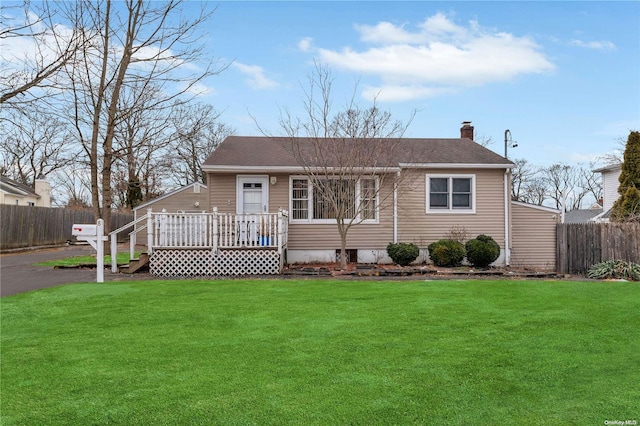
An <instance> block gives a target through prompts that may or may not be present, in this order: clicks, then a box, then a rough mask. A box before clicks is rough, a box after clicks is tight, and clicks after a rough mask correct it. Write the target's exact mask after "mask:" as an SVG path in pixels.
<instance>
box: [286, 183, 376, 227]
mask: <svg viewBox="0 0 640 426" xmlns="http://www.w3.org/2000/svg"><path fill="white" fill-rule="evenodd" d="M377 189H378V180H377V179H375V178H362V179H359V180H357V181H356V180H355V179H338V178H336V179H322V180H319V181H318V183H317V185H311V183H310V182H309V179H308V178H307V177H303V176H292V177H291V193H290V197H291V198H290V204H291V220H292V221H304V222H312V223H335V218H336V210H335V207H334V205H333V203H332V202H331V200H328V199H327V198H326V197H323V196H322V194H323V193H331V194H334V195H336V199H338V200H340V201H339V202H338V208H342V209H344V213H343V217H344V218H346V219H351V218H353V217H354V215H355V214H356V212H358V210H359V215H358V217H357V218H356V219H357V220H361V221H363V222H377V220H378V191H377ZM356 203H359V205H356ZM358 207H359V209H358Z"/></svg>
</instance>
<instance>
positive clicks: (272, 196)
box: [207, 173, 289, 214]
mask: <svg viewBox="0 0 640 426" xmlns="http://www.w3.org/2000/svg"><path fill="white" fill-rule="evenodd" d="M256 175H260V176H263V175H262V174H256ZM237 176H243V175H236V174H217V173H216V174H214V173H209V180H208V183H209V184H208V185H207V186H208V187H209V192H210V204H211V208H213V207H218V211H219V212H220V213H233V214H235V213H236V194H237V193H236V182H237ZM264 176H267V175H266V174H265V175H264ZM268 176H269V178H272V177H275V178H276V183H275V184H271V183H269V212H270V213H277V212H278V209H280V208H282V209H284V210H288V209H289V195H288V194H289V192H288V191H289V175H288V174H270V175H268Z"/></svg>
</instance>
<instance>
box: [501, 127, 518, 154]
mask: <svg viewBox="0 0 640 426" xmlns="http://www.w3.org/2000/svg"><path fill="white" fill-rule="evenodd" d="M509 146H510V147H511V148H515V147H517V146H518V142H515V141H514V140H513V138H512V137H511V131H510V130H509V129H507V130H505V131H504V158H508V157H507V147H509Z"/></svg>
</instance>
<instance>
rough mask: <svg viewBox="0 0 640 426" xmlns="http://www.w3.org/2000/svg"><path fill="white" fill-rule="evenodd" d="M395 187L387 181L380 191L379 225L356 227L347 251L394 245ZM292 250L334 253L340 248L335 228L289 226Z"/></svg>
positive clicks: (302, 225)
mask: <svg viewBox="0 0 640 426" xmlns="http://www.w3.org/2000/svg"><path fill="white" fill-rule="evenodd" d="M392 188H393V186H392V183H391V181H390V180H388V179H385V180H383V182H382V189H381V191H380V197H379V198H380V200H379V201H380V204H381V208H380V211H379V216H380V217H379V220H378V222H379V223H361V224H357V225H354V226H353V227H352V228H351V229H349V232H348V233H347V249H378V248H385V247H386V246H387V244H389V243H390V242H393V195H392ZM289 248H292V249H299V250H332V249H338V248H340V234H339V233H338V226H337V225H336V224H313V223H309V224H306V223H291V224H289Z"/></svg>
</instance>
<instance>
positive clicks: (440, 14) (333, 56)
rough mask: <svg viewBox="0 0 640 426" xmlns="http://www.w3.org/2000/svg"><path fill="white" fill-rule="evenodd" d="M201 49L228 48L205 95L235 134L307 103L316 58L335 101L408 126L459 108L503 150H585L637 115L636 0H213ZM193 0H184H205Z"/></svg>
mask: <svg viewBox="0 0 640 426" xmlns="http://www.w3.org/2000/svg"><path fill="white" fill-rule="evenodd" d="M215 4H217V10H216V12H215V15H214V16H213V18H212V20H211V21H210V22H209V23H208V30H207V35H206V37H207V46H208V49H209V52H208V53H209V54H211V55H212V56H215V57H219V58H222V59H223V60H226V61H233V63H232V64H231V66H230V67H229V68H228V69H227V70H226V71H224V72H223V73H222V74H220V75H218V76H215V77H213V78H211V79H209V80H207V81H206V85H207V87H208V90H209V92H208V94H207V95H203V96H202V99H201V100H202V101H203V102H207V103H211V104H212V105H214V106H215V107H216V109H218V110H219V111H223V114H222V117H221V119H222V121H224V122H225V123H228V124H230V125H231V126H233V127H234V128H235V129H236V130H237V134H240V135H259V134H260V131H259V129H258V128H257V126H256V124H255V123H254V121H253V119H252V118H251V116H253V117H255V118H256V120H257V121H258V123H259V125H260V126H261V127H263V128H265V129H267V130H268V131H269V132H270V133H272V134H278V132H279V127H278V124H277V123H278V118H279V114H280V112H279V110H280V108H287V109H289V110H290V111H291V112H292V113H293V114H297V115H300V116H302V115H303V114H304V112H303V111H302V101H303V99H304V93H303V87H308V86H307V83H306V81H307V78H308V76H309V74H310V73H311V72H312V71H313V67H314V66H313V61H314V60H318V61H319V62H322V63H326V64H328V65H329V66H330V68H331V70H332V73H333V77H334V78H335V86H334V103H335V104H336V105H341V104H343V103H344V102H345V101H346V100H347V99H348V98H349V97H350V96H351V94H352V93H353V90H354V88H355V87H356V82H357V83H358V85H357V93H356V96H357V99H358V101H359V102H360V103H361V104H363V105H367V104H368V103H369V102H370V101H371V96H372V94H374V93H375V94H377V96H378V104H379V106H380V107H381V108H382V109H385V110H388V111H390V112H391V113H392V114H393V116H394V117H395V118H397V119H400V120H406V119H407V118H408V117H409V116H410V114H411V111H412V110H414V109H415V110H417V111H418V113H417V115H416V117H415V119H414V121H413V123H412V124H411V126H410V127H409V130H408V132H407V134H406V136H410V137H459V128H460V123H461V122H462V121H467V120H469V121H472V122H473V125H474V126H475V130H476V135H479V136H480V137H485V138H488V137H490V138H491V139H492V140H493V143H492V144H491V145H489V148H490V149H492V150H494V151H496V152H498V153H501V154H503V153H504V131H505V130H506V129H509V130H510V131H511V134H512V136H513V139H514V140H516V141H517V142H518V144H519V146H518V147H517V148H515V149H513V150H510V151H509V156H510V157H511V158H526V159H528V160H529V161H530V162H531V163H532V164H535V165H540V166H546V165H550V164H552V163H555V162H564V163H569V164H573V163H576V162H585V161H589V160H591V159H594V158H596V157H597V156H599V155H602V154H604V153H607V152H611V151H613V150H614V149H616V148H619V147H620V145H619V141H620V140H621V139H624V140H626V137H627V136H628V133H629V131H630V130H637V129H640V2H417V1H416V2H386V1H379V2H221V3H210V6H212V7H213V6H215ZM199 6H200V5H199V4H197V3H196V2H192V3H189V4H188V7H193V8H194V9H195V8H199Z"/></svg>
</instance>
